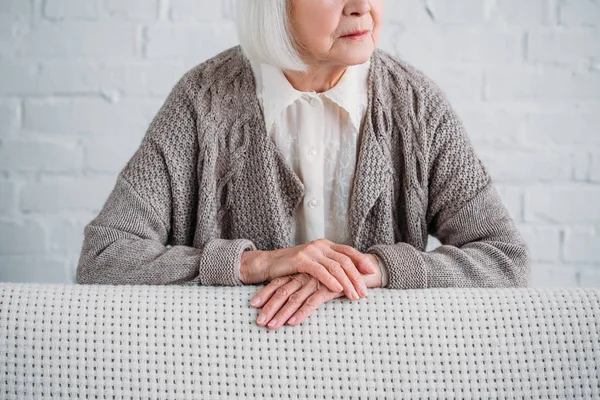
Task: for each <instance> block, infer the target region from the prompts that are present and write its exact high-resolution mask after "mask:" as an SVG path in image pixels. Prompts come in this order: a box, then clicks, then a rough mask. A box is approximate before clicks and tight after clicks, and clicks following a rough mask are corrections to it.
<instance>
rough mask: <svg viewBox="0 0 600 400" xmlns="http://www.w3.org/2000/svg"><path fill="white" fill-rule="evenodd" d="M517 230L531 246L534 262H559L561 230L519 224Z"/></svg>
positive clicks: (553, 227)
mask: <svg viewBox="0 0 600 400" xmlns="http://www.w3.org/2000/svg"><path fill="white" fill-rule="evenodd" d="M517 229H518V230H519V232H520V233H521V234H522V235H523V238H524V239H525V242H527V245H528V246H529V250H530V252H531V259H532V261H546V262H558V261H559V260H560V247H561V241H560V228H558V227H556V226H531V225H523V224H519V225H517Z"/></svg>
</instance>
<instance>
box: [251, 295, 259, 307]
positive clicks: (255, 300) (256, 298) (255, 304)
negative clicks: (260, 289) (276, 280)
mask: <svg viewBox="0 0 600 400" xmlns="http://www.w3.org/2000/svg"><path fill="white" fill-rule="evenodd" d="M251 304H252V305H253V306H257V305H259V304H260V297H255V298H253V299H252V303H251Z"/></svg>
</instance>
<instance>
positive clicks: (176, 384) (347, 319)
mask: <svg viewBox="0 0 600 400" xmlns="http://www.w3.org/2000/svg"><path fill="white" fill-rule="evenodd" d="M258 289H259V286H255V285H250V286H241V287H227V286H197V287H190V286H141V285H140V286H108V285H74V284H73V285H69V284H64V285H59V284H33V283H1V284H0V398H2V399H43V398H60V399H71V398H85V399H105V398H109V399H132V398H136V399H137V398H153V399H184V398H191V399H204V398H207V399H208V398H224V399H225V398H227V399H231V398H340V399H369V398H373V399H374V398H390V399H392V398H394V399H396V398H444V399H446V398H454V399H465V398H477V399H481V398H526V399H531V398H553V399H554V398H599V397H600V379H599V374H600V335H599V328H600V304H599V302H600V289H576V288H569V289H567V288H565V289H550V288H547V289H540V288H519V289H428V290H392V289H381V288H380V289H369V297H368V298H366V299H361V300H358V301H350V300H348V299H346V298H338V299H335V300H333V301H331V302H328V303H326V304H325V305H323V306H321V307H320V308H319V309H317V310H316V311H315V312H314V313H313V314H312V315H311V316H310V317H309V318H308V319H307V320H306V321H304V322H303V323H302V324H301V325H298V326H295V327H292V326H287V325H284V326H283V327H281V328H280V329H278V330H274V331H272V330H270V329H268V328H265V327H261V326H258V325H257V324H256V322H255V321H256V315H257V311H258V310H257V309H255V308H253V307H252V306H250V305H249V300H250V298H251V296H252V295H253V294H254V293H256V292H257V290H258Z"/></svg>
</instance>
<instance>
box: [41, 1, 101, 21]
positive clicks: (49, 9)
mask: <svg viewBox="0 0 600 400" xmlns="http://www.w3.org/2000/svg"><path fill="white" fill-rule="evenodd" d="M44 16H46V17H47V18H51V19H95V18H97V16H98V1H97V0H84V1H82V0H45V1H44Z"/></svg>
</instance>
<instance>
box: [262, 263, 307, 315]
mask: <svg viewBox="0 0 600 400" xmlns="http://www.w3.org/2000/svg"><path fill="white" fill-rule="evenodd" d="M304 279H308V277H304V276H302V275H298V274H297V275H292V276H291V279H290V281H289V282H288V283H286V284H285V285H282V286H280V287H279V288H277V290H275V293H273V295H272V296H271V298H270V299H269V300H268V301H267V302H266V303H265V305H264V306H263V308H262V311H261V312H260V314H259V315H258V318H257V319H256V323H257V324H258V325H260V326H264V325H266V324H268V323H269V321H271V319H272V318H273V316H274V315H275V313H276V312H277V311H279V309H280V308H281V307H282V306H283V305H284V304H285V303H286V302H287V300H288V298H289V297H290V295H291V294H293V293H294V292H296V291H297V290H298V289H300V288H301V287H302V286H303V285H304Z"/></svg>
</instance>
